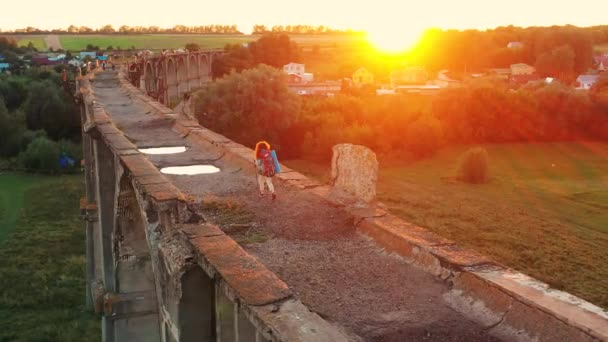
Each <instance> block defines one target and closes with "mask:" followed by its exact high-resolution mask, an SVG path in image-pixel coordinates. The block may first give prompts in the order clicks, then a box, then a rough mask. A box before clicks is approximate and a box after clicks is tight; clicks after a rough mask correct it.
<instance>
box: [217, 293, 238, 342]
mask: <svg viewBox="0 0 608 342" xmlns="http://www.w3.org/2000/svg"><path fill="white" fill-rule="evenodd" d="M215 317H216V320H217V321H216V325H215V327H216V334H217V341H218V342H237V339H236V338H237V334H236V328H237V326H236V320H237V315H236V308H235V305H234V303H233V302H232V301H231V300H230V299H228V297H226V295H225V294H223V293H222V291H221V289H220V287H219V286H216V287H215Z"/></svg>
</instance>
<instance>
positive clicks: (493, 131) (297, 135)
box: [195, 65, 608, 160]
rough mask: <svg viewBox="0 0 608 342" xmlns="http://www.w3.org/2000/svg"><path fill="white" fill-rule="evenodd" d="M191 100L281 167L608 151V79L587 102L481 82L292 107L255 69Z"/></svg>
mask: <svg viewBox="0 0 608 342" xmlns="http://www.w3.org/2000/svg"><path fill="white" fill-rule="evenodd" d="M196 97H197V99H198V100H197V102H196V105H195V108H196V115H197V118H198V120H199V122H200V123H201V124H202V125H203V126H205V127H208V128H209V129H211V130H214V131H216V132H219V133H221V134H224V135H226V136H227V137H229V138H231V139H233V140H235V141H237V142H239V143H242V144H245V145H248V146H253V145H254V144H255V142H256V141H258V140H260V139H266V140H268V141H270V142H271V144H273V146H276V147H277V149H278V150H279V151H280V154H281V156H282V157H283V158H306V159H318V160H328V159H329V158H331V153H332V146H333V145H335V144H338V143H354V144H360V145H365V146H368V147H370V148H371V149H373V150H374V151H376V152H377V153H380V154H384V155H392V156H399V157H405V158H411V157H414V158H423V157H427V156H429V155H432V154H433V153H435V152H436V151H437V150H438V149H439V148H441V147H442V146H445V145H454V144H483V143H509V142H548V141H570V140H601V141H608V73H605V74H603V75H602V76H601V78H600V81H598V82H597V83H596V84H595V85H594V87H593V88H592V89H591V91H589V92H581V91H577V90H575V89H573V88H572V87H570V86H567V85H565V84H563V83H561V82H554V83H546V82H543V81H539V82H537V83H532V84H529V85H526V86H524V87H521V88H519V89H512V88H511V87H509V86H508V85H507V84H505V83H504V82H502V81H501V80H498V79H495V78H492V77H488V78H482V79H474V80H470V81H468V82H466V83H465V84H464V85H463V86H462V87H458V88H447V89H445V90H442V91H441V92H440V93H439V94H438V95H436V96H420V95H395V96H376V95H371V94H365V93H351V94H349V93H341V94H338V95H336V96H334V97H323V96H312V97H308V96H307V97H298V96H296V95H295V94H293V93H290V92H289V91H288V89H287V85H286V75H285V74H284V73H283V72H282V71H280V70H277V69H275V68H272V67H270V66H267V65H259V66H258V67H256V68H250V69H245V70H244V71H242V72H241V73H237V72H235V71H233V72H231V73H230V74H227V75H226V76H224V77H223V78H221V79H218V80H217V81H216V82H214V83H212V84H210V85H209V87H208V88H206V89H202V90H200V91H199V92H198V93H197V94H196Z"/></svg>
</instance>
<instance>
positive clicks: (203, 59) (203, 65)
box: [198, 55, 211, 83]
mask: <svg viewBox="0 0 608 342" xmlns="http://www.w3.org/2000/svg"><path fill="white" fill-rule="evenodd" d="M199 63H200V66H199V68H198V72H199V77H200V79H201V81H202V82H204V83H206V82H209V79H210V76H211V63H209V58H208V57H207V55H201V56H200V60H199Z"/></svg>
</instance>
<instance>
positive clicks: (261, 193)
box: [258, 173, 266, 195]
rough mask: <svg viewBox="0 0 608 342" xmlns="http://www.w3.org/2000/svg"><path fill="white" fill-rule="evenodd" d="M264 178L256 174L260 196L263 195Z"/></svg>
mask: <svg viewBox="0 0 608 342" xmlns="http://www.w3.org/2000/svg"><path fill="white" fill-rule="evenodd" d="M264 178H266V177H264V176H262V175H260V174H259V173H258V187H259V188H260V195H263V194H264Z"/></svg>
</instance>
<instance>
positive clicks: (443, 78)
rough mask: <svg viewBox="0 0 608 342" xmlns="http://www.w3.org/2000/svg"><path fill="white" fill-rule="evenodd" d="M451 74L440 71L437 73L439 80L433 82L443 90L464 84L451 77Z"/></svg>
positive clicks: (447, 71)
mask: <svg viewBox="0 0 608 342" xmlns="http://www.w3.org/2000/svg"><path fill="white" fill-rule="evenodd" d="M449 73H450V71H449V70H445V69H444V70H440V71H439V72H438V73H437V79H436V80H434V81H433V83H434V85H436V86H439V87H441V88H447V87H454V86H457V85H460V84H462V81H460V80H456V79H454V78H452V77H450V75H449Z"/></svg>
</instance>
